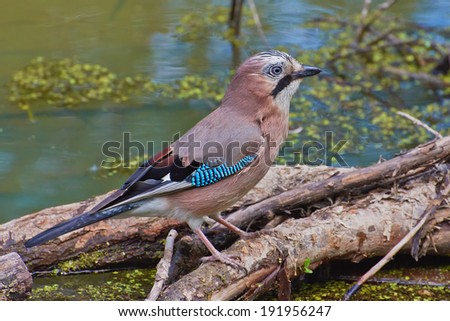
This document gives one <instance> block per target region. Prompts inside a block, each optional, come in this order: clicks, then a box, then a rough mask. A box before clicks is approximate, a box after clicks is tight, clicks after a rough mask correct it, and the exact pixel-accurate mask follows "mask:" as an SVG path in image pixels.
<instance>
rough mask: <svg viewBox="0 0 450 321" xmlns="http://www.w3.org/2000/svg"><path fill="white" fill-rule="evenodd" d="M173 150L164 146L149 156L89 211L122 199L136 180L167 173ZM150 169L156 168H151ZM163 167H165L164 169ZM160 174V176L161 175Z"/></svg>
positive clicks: (158, 176)
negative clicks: (120, 184)
mask: <svg viewBox="0 0 450 321" xmlns="http://www.w3.org/2000/svg"><path fill="white" fill-rule="evenodd" d="M172 153H173V150H172V147H171V146H168V147H166V148H165V149H163V150H162V151H161V152H159V153H158V154H156V155H155V156H153V157H152V158H150V159H149V160H147V161H145V162H143V163H142V164H141V166H139V168H138V169H137V170H136V171H135V172H134V173H133V174H132V175H131V176H130V177H129V178H128V179H127V180H126V181H125V183H124V184H123V185H122V187H121V188H120V189H118V190H116V191H115V192H114V193H112V194H111V195H109V196H108V197H106V198H105V199H104V200H102V201H100V202H99V203H98V204H97V205H95V206H94V207H93V208H92V209H91V210H90V211H89V212H90V213H95V212H97V211H99V210H101V209H103V208H105V207H107V206H110V205H113V204H114V203H117V202H119V201H122V196H125V195H126V194H127V192H129V191H130V190H132V189H133V186H134V185H135V184H136V182H138V181H141V180H146V179H151V178H153V179H161V178H162V177H163V176H165V175H167V173H165V172H166V171H167V172H168V171H169V168H170V167H171V166H172V164H173V162H174V156H173V155H172ZM152 169H158V170H153V171H152ZM164 169H167V170H166V171H165V170H164ZM161 175H162V176H161ZM160 176H161V177H160Z"/></svg>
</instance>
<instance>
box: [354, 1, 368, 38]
mask: <svg viewBox="0 0 450 321" xmlns="http://www.w3.org/2000/svg"><path fill="white" fill-rule="evenodd" d="M371 4H372V0H364V5H363V8H362V10H361V21H360V24H359V27H358V31H357V33H356V42H357V43H360V42H361V41H362V38H363V35H364V32H365V31H366V30H367V24H366V23H365V21H366V18H367V15H368V14H369V10H370V5H371Z"/></svg>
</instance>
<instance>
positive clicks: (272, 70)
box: [224, 50, 321, 113]
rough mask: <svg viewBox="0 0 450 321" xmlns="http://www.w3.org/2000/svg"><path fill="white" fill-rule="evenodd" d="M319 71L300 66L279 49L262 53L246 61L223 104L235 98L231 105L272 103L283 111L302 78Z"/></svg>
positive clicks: (314, 68) (285, 110) (286, 109)
mask: <svg viewBox="0 0 450 321" xmlns="http://www.w3.org/2000/svg"><path fill="white" fill-rule="evenodd" d="M320 72H321V70H320V69H319V68H316V67H312V66H307V65H302V64H300V63H299V62H298V61H297V60H295V59H294V58H293V57H291V56H290V55H288V54H287V53H285V52H282V51H278V50H269V51H263V52H260V53H257V54H255V55H253V56H252V57H250V58H248V59H247V60H246V61H244V63H242V65H241V66H240V67H239V68H238V69H237V71H236V74H235V76H234V78H233V80H232V81H231V84H230V86H229V89H228V91H227V94H226V95H225V98H224V101H226V100H227V99H230V98H232V97H234V98H235V99H233V100H236V99H238V100H239V101H237V102H236V101H234V102H233V103H234V104H236V103H241V104H242V102H256V103H257V104H256V105H259V106H261V105H262V104H267V103H270V104H271V105H273V104H275V105H276V106H277V107H278V108H280V109H281V110H282V111H284V112H286V113H287V112H288V111H289V103H290V101H291V98H292V96H293V95H294V93H295V92H296V90H297V89H298V86H299V84H300V82H301V81H302V80H303V78H305V77H310V76H314V75H316V74H318V73H320Z"/></svg>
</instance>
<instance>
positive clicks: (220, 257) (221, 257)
mask: <svg viewBox="0 0 450 321" xmlns="http://www.w3.org/2000/svg"><path fill="white" fill-rule="evenodd" d="M234 258H239V257H238V256H230V255H226V254H224V253H218V254H216V255H212V256H205V257H202V258H201V259H200V260H201V261H202V263H206V262H217V261H220V262H222V263H225V264H228V265H230V266H231V267H233V268H235V269H237V270H243V271H244V272H246V273H247V269H246V268H245V266H243V265H242V264H241V263H239V262H237V261H236V260H235V259H234Z"/></svg>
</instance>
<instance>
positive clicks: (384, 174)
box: [227, 137, 450, 226]
mask: <svg viewBox="0 0 450 321" xmlns="http://www.w3.org/2000/svg"><path fill="white" fill-rule="evenodd" d="M449 158H450V137H444V138H442V139H439V140H436V141H432V142H429V143H427V144H424V145H421V146H418V147H416V148H414V149H413V150H411V151H409V152H408V153H405V154H403V155H400V156H397V157H395V158H393V159H390V160H388V161H384V162H381V163H378V164H375V165H372V166H369V167H365V168H355V169H353V170H352V171H348V172H345V173H342V174H337V175H335V176H333V177H330V178H328V179H325V180H320V181H317V182H311V183H308V184H299V185H298V186H297V187H295V188H292V189H290V190H288V191H286V192H283V193H281V194H279V195H275V196H273V197H270V198H267V199H265V200H263V201H261V202H258V203H256V204H254V205H251V206H248V207H247V208H243V209H240V210H238V211H236V212H234V213H232V214H231V215H230V216H229V217H228V218H227V220H228V221H229V222H230V223H232V224H234V225H236V226H243V225H245V224H248V223H249V222H251V221H254V220H255V219H258V218H259V217H260V216H262V215H265V214H266V213H268V212H269V211H278V212H279V211H280V210H281V211H282V210H283V209H285V210H288V209H289V208H290V207H292V206H296V207H298V206H304V205H308V204H312V203H314V202H318V201H320V200H323V199H326V198H329V197H333V196H336V195H338V194H342V193H350V192H352V191H353V192H358V191H360V190H362V189H370V187H371V186H372V185H373V184H380V183H381V184H386V185H388V184H392V182H393V181H395V180H398V179H400V178H404V177H408V176H410V175H416V174H417V173H418V172H420V171H424V170H426V169H427V167H429V166H430V165H432V164H435V163H438V162H441V161H444V160H448V159H449Z"/></svg>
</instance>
